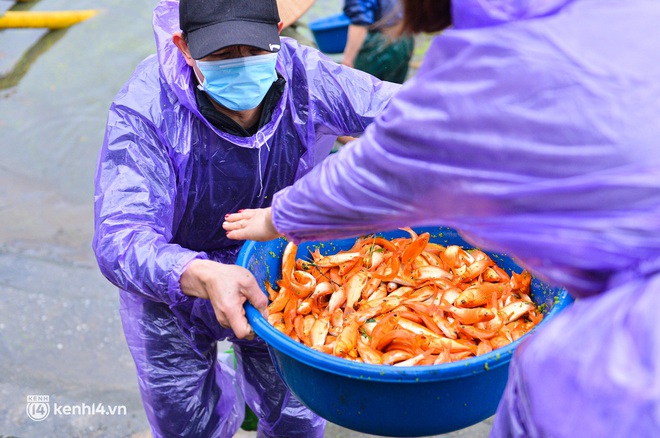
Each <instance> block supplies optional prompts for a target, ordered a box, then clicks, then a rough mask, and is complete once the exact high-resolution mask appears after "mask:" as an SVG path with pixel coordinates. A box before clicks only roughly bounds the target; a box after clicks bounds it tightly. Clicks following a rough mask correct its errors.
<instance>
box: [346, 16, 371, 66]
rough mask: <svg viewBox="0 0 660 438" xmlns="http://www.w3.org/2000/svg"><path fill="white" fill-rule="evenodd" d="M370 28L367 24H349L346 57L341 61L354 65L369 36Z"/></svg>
mask: <svg viewBox="0 0 660 438" xmlns="http://www.w3.org/2000/svg"><path fill="white" fill-rule="evenodd" d="M367 33H368V29H367V27H366V26H358V25H355V24H351V25H349V26H348V36H347V38H346V47H345V48H344V57H343V58H342V61H341V63H342V64H344V65H347V66H349V67H353V64H354V63H355V58H356V57H357V55H358V53H359V52H360V49H361V48H362V44H364V40H365V39H366V38H367Z"/></svg>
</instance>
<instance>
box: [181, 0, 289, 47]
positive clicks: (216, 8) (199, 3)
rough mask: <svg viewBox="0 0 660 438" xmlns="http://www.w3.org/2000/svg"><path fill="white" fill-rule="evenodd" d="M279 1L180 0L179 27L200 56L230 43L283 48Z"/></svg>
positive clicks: (190, 45) (189, 44)
mask: <svg viewBox="0 0 660 438" xmlns="http://www.w3.org/2000/svg"><path fill="white" fill-rule="evenodd" d="M279 21H280V15H279V13H278V10H277V2H276V0H180V3H179V26H180V27H181V30H182V31H183V32H184V34H185V35H186V41H187V43H188V48H189V49H190V54H191V55H192V57H193V58H194V59H200V58H203V57H205V56H208V55H210V54H211V53H213V52H215V51H217V50H220V49H222V48H225V47H228V46H236V45H245V46H253V47H257V48H259V49H262V50H267V51H269V52H277V51H279V50H280V35H279V29H278V27H277V24H278V23H279Z"/></svg>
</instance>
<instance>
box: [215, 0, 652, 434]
mask: <svg viewBox="0 0 660 438" xmlns="http://www.w3.org/2000/svg"><path fill="white" fill-rule="evenodd" d="M404 4H405V8H404V9H405V14H404V17H405V18H404V28H405V29H408V30H410V31H415V32H435V31H439V30H444V31H443V33H442V35H440V36H437V37H435V38H434V40H433V41H432V43H431V45H430V47H429V49H428V52H427V53H426V56H425V59H424V61H423V63H422V66H421V68H420V70H419V71H418V73H417V74H416V75H415V76H414V77H413V78H411V79H409V80H408V81H407V82H406V85H405V86H404V87H403V88H402V89H401V90H400V92H399V93H398V94H397V95H396V96H395V98H394V99H393V100H392V101H391V102H390V105H389V106H388V107H387V109H386V110H385V111H384V112H383V113H382V114H381V115H380V116H379V117H378V118H377V119H376V121H375V122H374V123H373V124H372V125H371V126H369V127H368V128H367V130H366V132H365V134H364V135H363V136H361V137H360V138H359V139H358V140H356V141H354V142H351V143H350V144H348V145H347V146H346V147H345V148H343V149H342V151H341V153H339V154H336V155H333V156H331V157H329V158H328V159H327V160H326V161H324V162H323V163H322V164H321V165H320V166H318V167H317V168H315V169H314V170H312V172H310V173H309V174H308V175H306V176H305V177H304V178H302V179H300V180H298V181H297V182H296V183H295V184H294V185H293V186H291V187H288V188H286V189H284V190H282V191H280V192H278V193H276V194H275V198H274V200H273V203H272V207H271V208H270V209H256V210H255V209H249V210H245V211H243V212H239V213H234V214H231V215H229V216H228V218H227V221H226V223H225V224H224V228H225V229H226V230H227V231H228V237H230V238H234V239H252V240H267V239H271V238H273V237H275V236H277V235H278V234H282V235H284V236H286V237H287V238H289V239H291V240H292V241H293V242H300V241H302V240H310V239H311V240H327V239H335V238H342V237H349V236H357V235H361V234H367V233H370V232H377V231H386V230H390V229H395V228H397V227H402V226H425V225H444V226H449V227H453V228H456V229H458V230H459V231H460V232H461V233H462V235H463V236H465V237H466V238H467V239H468V241H470V243H471V244H474V245H475V246H477V247H481V248H483V249H488V250H489V251H493V252H501V253H506V254H509V255H512V256H514V257H515V258H516V260H518V261H520V263H521V264H522V265H523V266H524V267H526V268H527V269H529V270H530V271H531V272H532V273H533V274H534V275H535V276H537V277H539V278H541V279H543V280H545V281H547V282H549V283H551V284H553V285H559V286H563V287H565V288H566V289H567V290H568V292H569V293H570V294H571V295H572V296H573V297H575V298H576V300H575V302H574V303H573V304H572V305H571V306H569V307H568V308H566V309H565V310H564V311H563V312H562V313H560V314H559V315H557V316H556V317H555V318H553V320H552V321H549V322H548V324H546V325H544V327H543V328H542V329H539V330H537V331H536V332H535V333H534V334H532V335H531V336H528V337H527V338H526V339H525V341H523V342H522V343H521V344H520V346H519V347H518V348H517V350H516V352H515V354H514V357H513V360H512V361H511V363H510V368H509V378H508V382H507V386H506V388H505V390H504V394H503V397H502V399H501V401H500V404H499V406H498V410H497V412H496V415H495V421H494V424H493V427H492V429H491V433H490V436H491V437H494V438H499V437H521V438H522V437H525V438H529V437H555V438H562V437H609V438H613V437H621V438H627V437H655V436H660V415H658V413H659V412H660V390H659V388H660V354H658V351H659V350H658V349H659V347H660V329H658V321H657V315H656V313H657V309H658V308H660V220H659V218H660V149H659V148H658V139H660V124H659V123H658V120H660V86H658V84H660V62H658V60H659V59H660V45H659V44H658V43H657V42H658V41H659V40H660V27H659V26H658V25H657V23H658V22H659V21H660V3H659V2H657V1H655V0H628V1H626V2H615V1H605V2H594V1H591V0H544V1H541V0H532V1H520V0H497V1H496V0H456V1H452V2H449V1H446V0H445V1H441V0H416V1H415V0H405V1H404Z"/></svg>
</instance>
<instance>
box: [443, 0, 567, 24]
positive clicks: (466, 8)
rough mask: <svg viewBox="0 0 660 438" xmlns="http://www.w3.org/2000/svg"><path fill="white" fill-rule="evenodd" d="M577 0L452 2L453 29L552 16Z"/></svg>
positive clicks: (461, 0)
mask: <svg viewBox="0 0 660 438" xmlns="http://www.w3.org/2000/svg"><path fill="white" fill-rule="evenodd" d="M573 1H575V0H452V5H451V6H452V20H453V27H454V28H457V29H461V28H474V27H487V26H495V25H498V24H504V23H508V22H512V21H519V20H525V19H530V18H536V17H543V16H546V15H552V14H554V13H556V12H557V11H559V10H560V9H562V8H563V7H564V6H566V5H568V4H569V3H572V2H573Z"/></svg>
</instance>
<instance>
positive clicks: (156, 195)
mask: <svg viewBox="0 0 660 438" xmlns="http://www.w3.org/2000/svg"><path fill="white" fill-rule="evenodd" d="M129 91H130V88H129ZM126 92H127V91H126V89H125V90H123V91H122V93H126ZM122 100H124V101H126V100H129V101H130V98H129V99H126V98H124V99H122ZM176 187H177V181H176V179H175V174H174V169H173V164H172V162H171V161H170V157H169V154H168V149H167V148H166V147H164V146H163V145H162V144H161V141H160V137H159V136H158V134H157V132H156V130H155V129H154V125H153V124H152V123H150V122H149V121H148V120H147V119H146V118H145V117H144V116H143V115H140V114H139V113H138V112H137V111H136V110H135V109H132V108H129V107H127V106H124V105H122V104H119V103H114V104H113V105H112V107H111V109H110V113H109V117H108V122H107V127H106V134H105V142H104V146H103V148H102V150H101V153H100V156H99V163H98V168H97V174H96V188H95V209H94V211H95V235H94V241H93V247H94V251H95V254H96V258H97V261H98V264H99V267H100V269H101V272H102V273H103V275H105V276H106V277H107V278H108V279H109V280H110V281H111V282H112V283H114V284H115V285H116V286H118V287H119V288H121V289H124V290H126V291H129V292H133V293H137V294H140V295H142V296H144V297H147V298H149V299H152V300H157V301H161V302H164V303H167V304H169V305H171V304H174V303H177V302H179V301H181V300H182V299H184V298H186V295H184V294H183V292H182V291H181V287H180V285H179V278H180V276H181V273H182V272H183V270H184V269H185V267H186V265H187V264H188V263H189V262H190V261H191V260H193V259H195V258H207V257H206V255H205V254H204V253H197V252H194V251H190V250H188V249H185V248H182V247H181V246H179V245H176V244H172V243H170V240H171V239H172V227H173V225H172V224H173V223H174V220H175V218H174V216H173V215H174V211H175V209H174V202H175V190H176Z"/></svg>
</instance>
